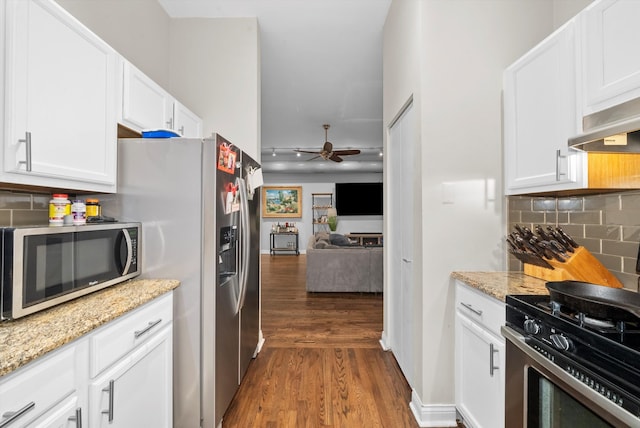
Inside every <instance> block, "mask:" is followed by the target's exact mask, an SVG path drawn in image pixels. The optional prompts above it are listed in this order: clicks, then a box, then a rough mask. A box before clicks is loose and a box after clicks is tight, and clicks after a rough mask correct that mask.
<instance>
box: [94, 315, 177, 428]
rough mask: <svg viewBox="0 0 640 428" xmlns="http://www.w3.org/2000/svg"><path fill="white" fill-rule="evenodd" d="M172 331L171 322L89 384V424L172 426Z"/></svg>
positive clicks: (125, 426)
mask: <svg viewBox="0 0 640 428" xmlns="http://www.w3.org/2000/svg"><path fill="white" fill-rule="evenodd" d="M172 361H173V359H172V330H171V325H168V326H167V327H165V328H164V329H162V330H161V331H159V332H158V333H157V334H155V335H154V337H153V338H151V339H149V341H147V342H145V343H144V344H143V345H141V346H139V347H138V348H136V349H135V350H134V351H133V352H131V353H130V354H129V355H127V356H126V357H124V358H123V359H121V360H120V361H119V362H118V363H117V364H116V365H114V366H113V367H112V368H111V369H110V370H107V371H106V372H104V374H102V375H101V376H99V377H98V378H96V379H95V380H93V381H92V382H91V386H90V392H89V394H90V400H89V402H90V426H91V427H105V428H107V427H109V428H117V427H123V428H130V427H154V428H163V427H164V428H171V426H172V422H173V421H172V418H173V411H172V407H173V390H172V387H173V382H172V370H173V363H172Z"/></svg>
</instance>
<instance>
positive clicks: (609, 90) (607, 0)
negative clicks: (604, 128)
mask: <svg viewBox="0 0 640 428" xmlns="http://www.w3.org/2000/svg"><path fill="white" fill-rule="evenodd" d="M639 16H640V2H638V1H637V0H601V1H597V2H594V3H593V4H592V5H591V6H589V7H588V8H587V9H586V10H585V12H584V25H583V31H582V34H583V37H584V45H583V52H584V59H585V61H584V74H585V97H584V98H585V99H584V103H585V106H584V110H585V114H590V113H593V112H596V111H600V110H603V109H605V108H607V107H612V106H614V105H617V104H620V103H622V102H625V101H629V100H631V99H634V98H638V97H640V55H637V51H638V46H639V45H640V26H638V17H639Z"/></svg>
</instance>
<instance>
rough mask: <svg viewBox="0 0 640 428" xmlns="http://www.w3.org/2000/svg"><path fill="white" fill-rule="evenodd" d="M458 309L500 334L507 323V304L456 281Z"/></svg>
mask: <svg viewBox="0 0 640 428" xmlns="http://www.w3.org/2000/svg"><path fill="white" fill-rule="evenodd" d="M455 304H456V311H457V312H459V313H461V314H463V315H465V316H467V317H469V318H470V319H472V320H474V321H475V322H477V323H479V324H481V325H482V326H484V327H486V328H487V329H488V330H489V331H491V332H492V333H494V334H496V335H497V336H498V337H501V336H500V327H501V326H502V325H504V323H505V306H504V303H502V302H500V301H499V300H497V299H495V298H493V297H491V296H489V295H487V294H484V293H482V292H481V291H478V290H476V289H474V288H471V287H469V286H467V285H465V284H463V283H461V282H459V281H456V303H455Z"/></svg>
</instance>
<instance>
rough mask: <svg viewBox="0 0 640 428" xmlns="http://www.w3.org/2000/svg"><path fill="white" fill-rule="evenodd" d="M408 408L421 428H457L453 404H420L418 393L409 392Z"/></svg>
mask: <svg viewBox="0 0 640 428" xmlns="http://www.w3.org/2000/svg"><path fill="white" fill-rule="evenodd" d="M409 407H410V408H411V411H412V412H413V416H414V417H415V418H416V421H417V422H418V425H419V426H421V427H457V426H458V424H457V422H456V406H455V405H454V404H422V401H421V400H420V397H419V396H418V393H417V392H416V391H415V390H412V391H411V403H409Z"/></svg>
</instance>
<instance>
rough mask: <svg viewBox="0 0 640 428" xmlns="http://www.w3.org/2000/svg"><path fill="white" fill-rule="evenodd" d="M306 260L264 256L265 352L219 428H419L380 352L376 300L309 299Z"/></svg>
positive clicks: (392, 366)
mask: <svg viewBox="0 0 640 428" xmlns="http://www.w3.org/2000/svg"><path fill="white" fill-rule="evenodd" d="M305 266H306V263H305V256H304V255H300V256H287V255H282V256H268V255H263V256H262V331H263V334H264V336H265V344H264V346H263V349H262V351H261V352H260V354H259V355H258V356H257V357H256V358H255V359H254V360H253V361H252V362H251V364H250V366H249V370H248V372H247V374H246V376H245V378H244V379H243V381H242V384H241V385H240V389H239V391H238V393H237V394H236V396H235V397H234V399H233V401H232V403H231V405H230V407H229V409H228V410H227V412H226V414H225V417H224V421H223V427H224V428H231V427H278V428H288V427H296V428H297V427H311V428H316V427H318V428H320V427H326V428H351V427H354V428H355V427H357V428H360V427H393V428H395V427H403V428H405V427H408V428H411V427H417V426H418V424H417V423H416V421H415V419H414V417H413V415H412V414H411V411H410V409H409V406H408V403H409V400H410V398H411V390H410V388H409V386H408V384H407V382H406V380H405V379H404V377H403V376H402V373H401V371H400V369H399V367H398V365H397V363H396V361H395V359H394V357H393V355H392V354H391V353H390V352H385V351H383V350H382V349H381V347H380V344H379V339H380V335H381V333H382V304H383V298H382V294H377V295H376V294H364V293H348V294H345V293H307V292H306V290H305Z"/></svg>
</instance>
